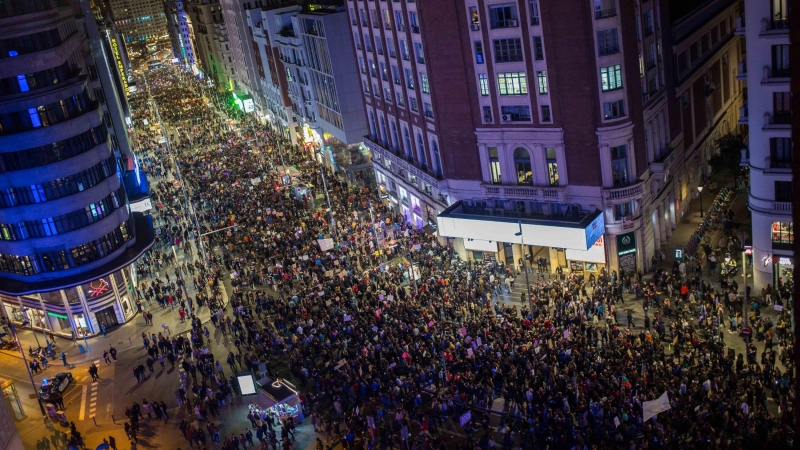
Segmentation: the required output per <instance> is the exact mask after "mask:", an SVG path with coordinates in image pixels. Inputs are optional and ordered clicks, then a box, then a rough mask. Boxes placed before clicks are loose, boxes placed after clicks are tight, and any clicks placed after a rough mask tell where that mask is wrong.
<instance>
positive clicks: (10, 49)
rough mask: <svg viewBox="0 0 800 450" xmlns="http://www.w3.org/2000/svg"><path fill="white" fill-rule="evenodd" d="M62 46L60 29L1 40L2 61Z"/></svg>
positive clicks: (0, 52) (0, 56)
mask: <svg viewBox="0 0 800 450" xmlns="http://www.w3.org/2000/svg"><path fill="white" fill-rule="evenodd" d="M60 44H61V36H60V35H59V33H58V29H57V28H54V29H52V30H47V31H41V32H39V33H33V34H26V35H25V36H16V37H12V38H7V39H0V59H4V58H11V57H14V56H19V55H26V54H28V53H35V52H39V51H42V50H47V49H50V48H53V47H57V46H58V45H60Z"/></svg>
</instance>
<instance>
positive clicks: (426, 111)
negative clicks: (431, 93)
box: [422, 102, 433, 119]
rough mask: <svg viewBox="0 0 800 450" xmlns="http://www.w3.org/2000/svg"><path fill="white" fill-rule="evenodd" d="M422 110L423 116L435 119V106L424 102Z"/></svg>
mask: <svg viewBox="0 0 800 450" xmlns="http://www.w3.org/2000/svg"><path fill="white" fill-rule="evenodd" d="M422 109H423V113H422V115H424V116H425V117H428V118H431V119H432V118H433V105H431V104H430V103H428V102H422Z"/></svg>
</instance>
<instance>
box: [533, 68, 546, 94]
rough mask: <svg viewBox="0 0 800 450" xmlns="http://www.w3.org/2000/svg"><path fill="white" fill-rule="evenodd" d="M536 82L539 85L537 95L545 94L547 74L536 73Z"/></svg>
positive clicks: (542, 72)
mask: <svg viewBox="0 0 800 450" xmlns="http://www.w3.org/2000/svg"><path fill="white" fill-rule="evenodd" d="M536 81H537V82H538V83H539V94H541V95H544V94H547V74H546V73H545V71H544V70H540V71H538V72H536Z"/></svg>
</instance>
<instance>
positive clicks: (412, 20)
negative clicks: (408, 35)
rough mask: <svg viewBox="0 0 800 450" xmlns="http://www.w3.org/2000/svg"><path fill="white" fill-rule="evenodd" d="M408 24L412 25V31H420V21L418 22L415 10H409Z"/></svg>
mask: <svg viewBox="0 0 800 450" xmlns="http://www.w3.org/2000/svg"><path fill="white" fill-rule="evenodd" d="M408 24H409V25H410V26H411V32H412V33H419V23H418V22H417V13H416V12H414V11H409V12H408Z"/></svg>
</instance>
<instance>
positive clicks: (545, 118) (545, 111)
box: [542, 105, 553, 122]
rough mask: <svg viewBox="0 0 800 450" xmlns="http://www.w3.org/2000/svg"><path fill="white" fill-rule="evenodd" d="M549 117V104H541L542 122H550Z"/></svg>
mask: <svg viewBox="0 0 800 450" xmlns="http://www.w3.org/2000/svg"><path fill="white" fill-rule="evenodd" d="M552 121H553V119H552V118H551V117H550V105H542V122H552Z"/></svg>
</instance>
